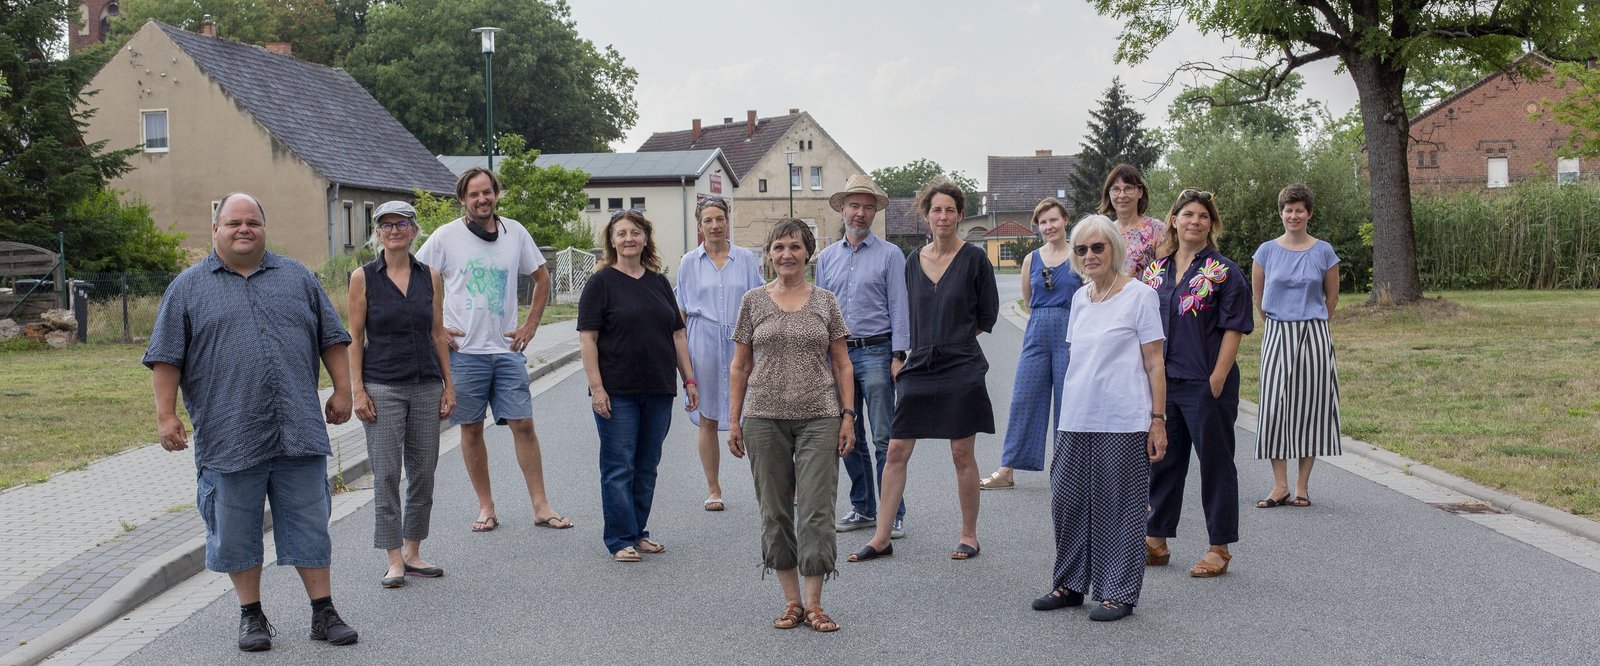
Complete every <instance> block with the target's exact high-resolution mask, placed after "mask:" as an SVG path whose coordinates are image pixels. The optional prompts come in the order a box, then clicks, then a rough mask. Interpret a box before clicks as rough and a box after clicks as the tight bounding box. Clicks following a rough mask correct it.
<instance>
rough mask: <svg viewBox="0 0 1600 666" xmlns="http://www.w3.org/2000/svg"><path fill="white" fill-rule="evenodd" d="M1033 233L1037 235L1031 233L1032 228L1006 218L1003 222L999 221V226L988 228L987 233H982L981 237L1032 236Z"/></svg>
mask: <svg viewBox="0 0 1600 666" xmlns="http://www.w3.org/2000/svg"><path fill="white" fill-rule="evenodd" d="M1035 235H1037V234H1035V233H1033V230H1032V229H1029V228H1027V227H1024V226H1022V225H1020V224H1017V223H1016V222H1012V221H1009V220H1007V221H1005V222H1001V223H1000V226H998V227H995V228H993V229H990V230H989V233H986V234H984V235H983V237H984V238H1032V237H1034V236H1035Z"/></svg>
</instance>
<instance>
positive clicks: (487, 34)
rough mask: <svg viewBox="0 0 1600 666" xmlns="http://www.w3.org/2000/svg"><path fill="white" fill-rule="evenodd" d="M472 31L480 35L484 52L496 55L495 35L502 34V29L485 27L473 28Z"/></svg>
mask: <svg viewBox="0 0 1600 666" xmlns="http://www.w3.org/2000/svg"><path fill="white" fill-rule="evenodd" d="M472 31H473V32H476V33H478V36H479V37H480V38H482V39H483V52H484V53H494V33H497V32H500V29H499V28H489V27H483V28H473V29H472Z"/></svg>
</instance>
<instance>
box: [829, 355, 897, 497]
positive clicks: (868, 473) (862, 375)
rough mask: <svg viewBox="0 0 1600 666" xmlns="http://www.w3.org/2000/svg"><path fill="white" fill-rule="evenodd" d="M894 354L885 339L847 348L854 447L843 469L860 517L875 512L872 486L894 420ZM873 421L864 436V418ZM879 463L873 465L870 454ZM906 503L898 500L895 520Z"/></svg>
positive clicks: (879, 482)
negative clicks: (852, 388) (852, 371)
mask: <svg viewBox="0 0 1600 666" xmlns="http://www.w3.org/2000/svg"><path fill="white" fill-rule="evenodd" d="M893 361H894V353H893V350H892V349H891V345H890V344H889V343H887V342H885V343H882V344H876V345H872V346H871V347H860V348H857V349H852V350H850V364H851V365H853V366H855V375H856V407H855V409H856V447H855V448H854V449H851V450H850V453H849V455H846V456H845V457H844V471H845V474H848V475H849V476H850V506H851V507H852V508H854V509H855V511H856V513H859V514H861V515H863V516H876V515H878V494H877V493H876V492H874V490H875V486H882V485H883V463H884V461H885V460H886V459H888V457H889V424H890V423H892V422H893V421H894V377H893V376H892V375H891V374H890V372H891V369H892V368H891V367H890V364H891V363H892V362H893ZM868 418H870V419H871V420H872V438H871V439H868V438H867V426H866V420H865V419H868ZM874 453H876V454H877V457H878V462H877V465H876V467H874V465H873V462H872V457H873V454H874ZM905 515H906V503H905V501H904V500H902V501H901V502H900V510H899V511H897V512H896V513H895V516H894V517H895V519H896V520H898V519H900V518H904V517H905Z"/></svg>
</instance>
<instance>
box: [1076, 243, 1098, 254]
mask: <svg viewBox="0 0 1600 666" xmlns="http://www.w3.org/2000/svg"><path fill="white" fill-rule="evenodd" d="M1105 251H1106V244H1105V243H1090V244H1088V245H1078V246H1075V247H1073V248H1072V253H1073V254H1076V255H1078V256H1080V257H1081V256H1084V255H1086V254H1089V253H1090V252H1093V253H1095V254H1105Z"/></svg>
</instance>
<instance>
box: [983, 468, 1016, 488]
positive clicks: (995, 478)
mask: <svg viewBox="0 0 1600 666" xmlns="http://www.w3.org/2000/svg"><path fill="white" fill-rule="evenodd" d="M1015 487H1017V481H1016V479H1015V478H1011V479H1007V478H1005V477H1003V476H1000V473H999V472H995V473H993V474H990V475H989V476H986V477H984V478H983V479H982V480H980V481H978V488H979V489H982V490H1005V489H1007V488H1015Z"/></svg>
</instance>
